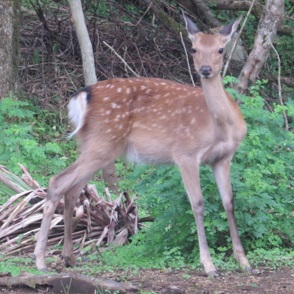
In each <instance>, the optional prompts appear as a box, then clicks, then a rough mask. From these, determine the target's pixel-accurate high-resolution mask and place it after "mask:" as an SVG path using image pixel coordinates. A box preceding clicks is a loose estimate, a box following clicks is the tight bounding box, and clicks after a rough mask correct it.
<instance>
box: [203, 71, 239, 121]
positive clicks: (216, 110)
mask: <svg viewBox="0 0 294 294" xmlns="http://www.w3.org/2000/svg"><path fill="white" fill-rule="evenodd" d="M201 83H202V88H203V93H204V97H205V100H206V104H207V106H208V109H209V112H210V113H211V115H212V116H213V118H214V119H216V120H217V121H219V122H221V123H225V124H226V123H227V122H229V123H231V122H232V121H233V115H234V107H233V105H232V101H231V100H230V98H229V97H228V94H227V93H226V91H225V89H224V86H223V84H222V79H221V76H220V75H217V76H215V77H212V78H210V79H204V78H202V79H201Z"/></svg>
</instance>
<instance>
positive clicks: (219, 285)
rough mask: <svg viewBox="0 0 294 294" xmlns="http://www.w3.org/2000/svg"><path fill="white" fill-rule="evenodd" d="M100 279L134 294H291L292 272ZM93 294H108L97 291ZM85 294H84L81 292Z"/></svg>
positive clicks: (27, 292) (19, 293)
mask: <svg viewBox="0 0 294 294" xmlns="http://www.w3.org/2000/svg"><path fill="white" fill-rule="evenodd" d="M100 277H103V278H108V279H112V280H115V281H118V282H126V281H127V282H130V283H132V284H133V285H134V286H136V287H137V288H138V289H139V291H138V292H137V293H141V294H143V293H144V294H147V293H148V294H151V293H152V294H153V293H160V294H181V293H185V294H192V293H193V294H197V293H199V294H200V293H201V294H210V293H211V294H227V293H229V294H238V293H258V294H259V293H266V294H271V293H279V294H293V293H294V269H293V268H281V269H275V270H271V269H268V268H259V269H258V271H257V273H255V274H252V275H249V274H245V273H241V272H220V276H219V277H217V278H207V277H206V276H205V275H204V274H203V273H201V272H197V271H192V270H140V271H137V272H135V273H134V272H131V273H128V272H125V271H122V270H119V271H117V272H112V273H107V274H105V275H102V276H100ZM0 293H1V294H2V293H13V294H33V293H53V292H52V290H50V289H49V288H47V289H46V288H42V289H39V291H36V290H32V289H29V288H12V289H8V288H3V287H0ZM59 293H61V292H59ZM64 293H71V292H64ZM97 293H99V294H100V293H109V292H108V291H104V292H103V291H102V292H101V291H98V292H97ZM97 293H96V294H97ZM115 293H117V292H115ZM81 294H82V293H81ZM85 294H87V293H86V292H85Z"/></svg>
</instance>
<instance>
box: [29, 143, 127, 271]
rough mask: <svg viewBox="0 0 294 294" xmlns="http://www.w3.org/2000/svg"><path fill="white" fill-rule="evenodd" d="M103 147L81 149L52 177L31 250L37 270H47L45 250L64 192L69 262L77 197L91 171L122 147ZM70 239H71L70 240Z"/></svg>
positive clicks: (65, 253) (118, 152) (115, 154)
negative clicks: (73, 214) (34, 245)
mask: <svg viewBox="0 0 294 294" xmlns="http://www.w3.org/2000/svg"><path fill="white" fill-rule="evenodd" d="M104 147H106V146H105V144H104V145H103V148H100V149H99V148H98V147H97V148H96V149H94V150H91V151H92V152H83V153H82V154H81V155H80V157H79V158H78V159H77V160H76V161H75V162H74V163H73V164H72V165H71V166H69V167H68V168H66V169H65V170H64V171H62V172H61V173H60V174H58V175H57V176H54V177H53V178H51V180H50V183H49V188H48V195H47V201H46V203H45V206H44V213H43V219H42V224H41V228H40V231H39V233H38V238H37V244H36V248H35V251H34V254H35V257H36V266H37V268H38V269H39V270H46V269H47V267H46V263H45V251H46V246H47V241H48V235H49V230H50V225H51V221H52V218H53V215H54V212H55V210H56V208H57V205H58V203H59V201H60V199H61V197H62V196H63V195H66V196H65V211H64V222H65V235H64V236H65V240H64V241H65V244H64V246H65V248H64V250H63V254H64V257H65V263H66V265H71V263H72V241H71V236H72V212H73V209H74V205H75V204H76V201H77V198H78V196H79V194H80V192H81V190H82V189H83V187H84V186H85V185H86V184H87V182H88V181H89V180H90V179H91V177H92V176H93V174H94V173H95V172H96V171H97V170H99V169H102V168H104V167H105V166H107V165H108V164H109V163H110V162H111V161H113V160H114V159H115V158H116V157H117V156H118V155H119V154H120V153H121V152H122V150H121V149H118V148H115V146H112V145H111V144H109V146H107V147H108V148H104ZM69 240H70V241H69Z"/></svg>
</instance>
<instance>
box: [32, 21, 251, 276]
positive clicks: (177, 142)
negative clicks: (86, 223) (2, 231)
mask: <svg viewBox="0 0 294 294" xmlns="http://www.w3.org/2000/svg"><path fill="white" fill-rule="evenodd" d="M184 20H185V24H186V29H187V32H188V36H189V38H190V40H191V42H192V54H193V60H194V66H195V68H196V71H197V72H198V73H199V75H200V77H201V84H202V87H201V88H200V87H192V86H189V85H184V84H180V83H177V82H173V81H169V80H164V79H158V78H127V79H120V78H116V79H111V80H106V81H101V82H98V83H96V84H94V85H92V86H89V87H86V88H83V89H80V90H79V91H78V92H77V93H76V94H75V95H74V96H73V97H72V98H71V100H70V102H69V105H68V110H69V119H70V120H71V122H72V123H73V125H74V126H75V130H74V131H73V133H72V135H75V136H76V137H77V139H78V141H79V144H80V156H79V158H78V159H77V160H76V161H75V162H74V163H73V164H72V165H71V166H69V167H68V168H66V169H65V170H64V171H62V172H61V173H60V174H58V175H56V176H54V177H52V178H51V180H50V183H49V188H48V198H47V201H46V203H45V206H44V217H43V220H42V224H41V228H40V232H39V234H38V238H37V245H36V248H35V252H34V254H35V257H36V265H37V268H38V269H39V270H46V263H45V250H46V245H47V240H48V234H49V229H50V223H51V220H52V216H53V214H54V211H55V209H56V207H57V204H58V202H59V201H60V199H61V197H62V196H63V195H64V198H65V211H64V247H63V251H62V255H63V258H64V262H65V265H66V266H72V265H73V264H74V256H73V248H72V215H73V209H74V207H75V204H76V202H77V199H78V197H79V194H80V192H81V190H82V189H83V187H84V186H85V185H86V184H87V182H88V181H89V180H90V179H91V177H92V176H93V174H94V173H95V172H96V171H97V170H99V169H103V168H105V167H106V166H107V165H108V164H109V163H111V162H113V161H114V160H115V159H116V158H117V157H119V156H122V155H123V156H125V158H126V159H127V160H129V161H132V162H137V163H148V164H150V163H151V164H175V165H177V166H178V167H179V170H180V172H181V175H182V179H183V182H184V185H185V188H186V192H187V194H188V197H189V200H190V202H191V206H192V210H193V213H194V216H195V221H196V226H197V233H198V241H199V248H200V262H201V264H202V265H203V267H204V270H205V272H206V274H207V275H209V276H216V275H217V271H216V268H215V266H214V264H213V262H212V260H211V256H210V253H209V249H208V244H207V240H206V236H205V230H204V205H203V196H202V192H201V188H200V178H199V167H200V165H201V164H208V165H210V166H211V167H212V170H213V173H214V176H215V180H216V184H217V186H218V189H219V192H220V195H221V199H222V202H223V206H224V209H225V211H226V214H227V219H228V223H229V229H230V235H231V239H232V243H233V252H234V256H235V258H236V260H237V261H238V262H239V263H240V265H241V267H242V268H243V269H245V270H248V271H249V270H250V265H249V263H248V260H247V258H246V256H245V253H244V250H243V247H242V244H241V241H240V237H239V235H238V231H237V226H236V221H235V217H234V206H233V193H232V187H231V180H230V164H231V160H232V157H233V155H234V153H235V151H236V149H237V148H238V146H239V144H240V142H241V141H242V139H243V138H244V136H245V134H246V124H245V122H244V119H243V117H242V114H241V112H240V110H239V108H238V105H237V104H236V102H235V101H234V100H233V99H232V98H231V97H230V95H229V94H228V93H227V92H226V90H225V89H224V87H223V85H222V79H221V76H220V71H221V68H222V62H223V51H224V47H225V46H226V44H227V43H228V42H229V41H230V40H231V37H232V35H233V34H234V33H235V31H236V29H237V27H238V24H239V22H240V19H237V20H236V21H234V22H232V23H230V24H229V25H227V26H225V27H224V28H223V29H222V30H221V31H220V32H219V33H217V34H215V35H208V34H204V33H202V32H200V31H199V29H198V28H197V26H196V25H195V24H194V23H193V22H192V21H191V20H190V19H189V18H188V17H186V16H184Z"/></svg>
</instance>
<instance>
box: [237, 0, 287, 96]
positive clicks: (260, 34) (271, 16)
mask: <svg viewBox="0 0 294 294" xmlns="http://www.w3.org/2000/svg"><path fill="white" fill-rule="evenodd" d="M283 17H284V1H283V0H267V2H266V5H265V8H264V11H263V15H262V17H261V19H260V21H259V24H258V28H257V34H256V37H255V42H254V45H253V49H252V51H251V53H250V54H249V57H248V59H247V61H246V63H245V65H244V67H243V69H242V71H241V73H240V75H239V83H238V84H237V89H238V91H239V92H244V91H245V90H247V89H248V84H249V81H250V82H252V83H254V82H255V81H256V79H257V78H258V75H259V73H260V71H261V69H262V68H263V66H264V64H265V62H266V60H267V58H268V56H269V53H270V50H271V48H272V47H271V44H272V43H273V42H274V39H275V37H276V35H277V29H278V28H279V26H280V25H281V23H282V20H283Z"/></svg>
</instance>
